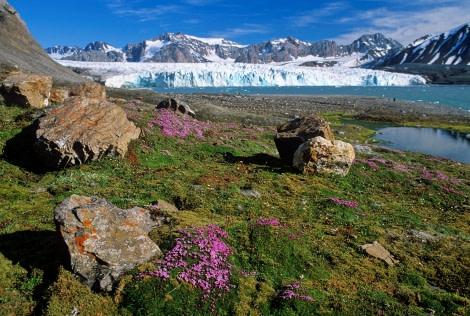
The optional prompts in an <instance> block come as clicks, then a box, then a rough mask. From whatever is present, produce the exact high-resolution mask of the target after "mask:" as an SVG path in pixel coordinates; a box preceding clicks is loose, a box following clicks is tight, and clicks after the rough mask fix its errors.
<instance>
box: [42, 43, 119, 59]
mask: <svg viewBox="0 0 470 316" xmlns="http://www.w3.org/2000/svg"><path fill="white" fill-rule="evenodd" d="M46 52H47V53H48V54H49V56H51V57H52V58H54V59H65V60H75V61H101V62H114V61H116V62H122V61H126V55H125V54H124V52H123V51H122V50H121V49H120V48H116V47H113V46H111V45H109V44H108V43H105V42H91V43H90V44H88V45H87V46H86V47H85V49H82V48H80V47H77V46H74V47H67V46H54V47H50V48H47V49H46Z"/></svg>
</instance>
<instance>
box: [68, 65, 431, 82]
mask: <svg viewBox="0 0 470 316" xmlns="http://www.w3.org/2000/svg"><path fill="white" fill-rule="evenodd" d="M60 63H61V64H62V65H64V66H68V67H77V68H86V69H88V71H89V72H90V73H92V74H94V75H101V76H102V77H104V78H105V84H106V86H109V87H114V88H121V87H125V88H196V87H247V86H258V87H273V86H407V85H421V84H426V80H425V79H424V78H423V77H421V76H417V75H408V74H400V73H392V72H385V71H379V70H368V69H360V68H348V67H328V68H326V67H325V68H315V67H302V66H299V65H297V64H268V65H265V64H239V63H223V62H214V63H197V64H195V63H191V64H188V63H186V64H185V63H125V62H124V63H99V62H93V63H87V62H75V61H60Z"/></svg>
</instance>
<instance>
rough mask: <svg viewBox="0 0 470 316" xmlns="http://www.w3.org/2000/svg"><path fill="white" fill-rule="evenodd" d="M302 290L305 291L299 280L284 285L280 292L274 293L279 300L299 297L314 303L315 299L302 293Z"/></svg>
mask: <svg viewBox="0 0 470 316" xmlns="http://www.w3.org/2000/svg"><path fill="white" fill-rule="evenodd" d="M302 292H305V288H304V287H303V286H302V285H301V283H300V282H292V283H290V284H287V285H286V286H284V288H283V289H282V291H281V292H279V294H277V295H276V297H277V298H279V299H281V300H293V299H300V300H302V301H307V302H312V303H315V300H314V299H313V298H312V297H311V296H309V295H304V294H302Z"/></svg>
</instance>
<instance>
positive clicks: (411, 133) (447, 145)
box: [373, 127, 470, 164]
mask: <svg viewBox="0 0 470 316" xmlns="http://www.w3.org/2000/svg"><path fill="white" fill-rule="evenodd" d="M373 138H375V139H377V140H380V141H381V143H382V144H383V145H384V146H386V147H390V148H395V149H400V150H410V151H417V152H422V153H426V154H430V155H433V156H437V157H445V158H451V159H454V160H457V161H461V162H465V163H469V164H470V138H468V137H467V135H466V134H463V133H459V132H455V131H448V130H442V129H438V128H420V127H386V128H381V129H379V130H377V134H376V135H375V136H374V137H373Z"/></svg>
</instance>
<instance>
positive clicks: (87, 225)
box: [83, 219, 91, 229]
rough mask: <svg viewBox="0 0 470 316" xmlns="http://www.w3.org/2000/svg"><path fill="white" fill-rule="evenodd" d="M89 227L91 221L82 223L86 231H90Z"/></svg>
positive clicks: (87, 220)
mask: <svg viewBox="0 0 470 316" xmlns="http://www.w3.org/2000/svg"><path fill="white" fill-rule="evenodd" d="M90 225H91V220H89V219H86V220H84V221H83V226H85V228H86V229H90Z"/></svg>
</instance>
